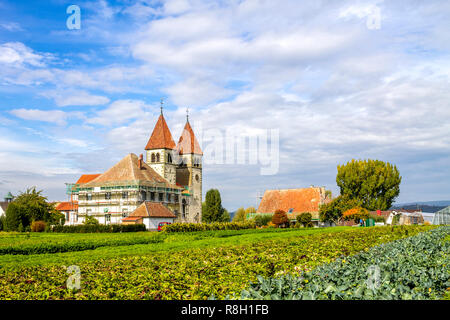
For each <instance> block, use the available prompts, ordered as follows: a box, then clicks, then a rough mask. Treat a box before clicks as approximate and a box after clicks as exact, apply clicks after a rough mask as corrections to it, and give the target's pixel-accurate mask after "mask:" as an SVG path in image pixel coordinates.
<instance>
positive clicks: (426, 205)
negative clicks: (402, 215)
mask: <svg viewBox="0 0 450 320" xmlns="http://www.w3.org/2000/svg"><path fill="white" fill-rule="evenodd" d="M448 206H450V200H443V201H422V202H414V203H412V202H411V203H399V204H395V205H393V206H392V207H391V209H392V210H395V209H406V210H422V211H423V212H431V213H433V212H437V211H439V210H442V209H444V208H446V207H448Z"/></svg>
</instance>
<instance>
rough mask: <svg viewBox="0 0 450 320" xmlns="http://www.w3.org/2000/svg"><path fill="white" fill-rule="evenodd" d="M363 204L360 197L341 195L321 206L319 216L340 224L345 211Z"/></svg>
mask: <svg viewBox="0 0 450 320" xmlns="http://www.w3.org/2000/svg"><path fill="white" fill-rule="evenodd" d="M358 206H361V201H360V200H358V199H350V198H349V197H348V196H342V195H341V196H339V197H337V198H335V199H333V200H332V201H331V202H329V203H327V204H323V205H321V206H320V208H319V218H320V221H323V222H333V223H335V224H336V225H338V224H339V223H340V222H341V220H342V214H343V213H344V211H346V210H348V209H351V208H354V207H358Z"/></svg>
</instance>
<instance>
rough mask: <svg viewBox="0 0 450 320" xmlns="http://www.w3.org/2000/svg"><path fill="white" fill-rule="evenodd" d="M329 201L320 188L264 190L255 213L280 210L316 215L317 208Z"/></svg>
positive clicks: (323, 190)
mask: <svg viewBox="0 0 450 320" xmlns="http://www.w3.org/2000/svg"><path fill="white" fill-rule="evenodd" d="M330 200H331V199H329V198H326V196H325V189H324V188H320V187H311V188H303V189H285V190H266V192H265V193H264V196H263V198H262V200H261V203H260V204H259V207H258V210H257V211H256V212H257V213H273V212H275V211H276V210H279V209H280V210H283V211H285V212H286V213H294V214H299V213H303V212H310V213H311V214H313V213H314V214H316V213H318V212H319V206H320V205H321V204H324V203H327V202H328V201H330Z"/></svg>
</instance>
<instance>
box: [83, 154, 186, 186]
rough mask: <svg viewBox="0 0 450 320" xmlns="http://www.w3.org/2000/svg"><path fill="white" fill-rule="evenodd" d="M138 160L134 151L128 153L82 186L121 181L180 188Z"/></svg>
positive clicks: (102, 184) (120, 182) (118, 182)
mask: <svg viewBox="0 0 450 320" xmlns="http://www.w3.org/2000/svg"><path fill="white" fill-rule="evenodd" d="M139 160H140V159H139V158H138V157H137V156H136V155H135V154H134V153H130V154H128V155H127V156H125V157H124V158H123V159H122V160H120V161H119V162H118V163H116V164H115V165H114V166H112V167H111V168H109V169H108V170H107V171H106V172H105V173H103V174H101V175H99V176H98V177H97V178H95V179H94V180H92V181H90V182H88V183H86V184H84V185H83V187H85V188H90V187H100V186H105V185H114V184H123V183H127V184H129V183H141V184H150V185H160V186H164V187H166V188H173V189H181V188H180V187H178V186H176V185H173V184H170V183H169V182H168V181H167V180H166V179H164V178H163V177H161V176H160V175H159V174H158V173H156V171H155V170H153V169H152V168H151V167H150V166H149V165H148V164H147V163H145V162H144V161H139ZM139 162H140V163H141V166H139Z"/></svg>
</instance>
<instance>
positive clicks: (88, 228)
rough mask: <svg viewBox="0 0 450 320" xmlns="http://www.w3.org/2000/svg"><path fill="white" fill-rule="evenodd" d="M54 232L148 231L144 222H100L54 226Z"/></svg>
mask: <svg viewBox="0 0 450 320" xmlns="http://www.w3.org/2000/svg"><path fill="white" fill-rule="evenodd" d="M51 231H52V232H59V233H95V232H138V231H146V228H145V225H144V224H129V225H123V224H110V225H104V224H98V225H83V224H82V225H77V226H54V227H53V228H52V230H51Z"/></svg>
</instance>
